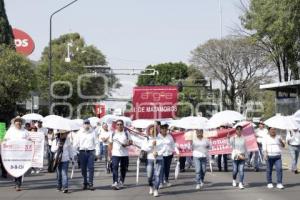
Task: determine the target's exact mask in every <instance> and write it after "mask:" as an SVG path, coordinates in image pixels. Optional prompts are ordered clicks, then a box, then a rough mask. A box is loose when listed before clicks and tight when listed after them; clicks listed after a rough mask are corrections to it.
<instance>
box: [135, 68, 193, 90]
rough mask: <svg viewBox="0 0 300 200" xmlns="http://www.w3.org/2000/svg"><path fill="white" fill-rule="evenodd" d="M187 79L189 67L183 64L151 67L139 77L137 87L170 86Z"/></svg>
mask: <svg viewBox="0 0 300 200" xmlns="http://www.w3.org/2000/svg"><path fill="white" fill-rule="evenodd" d="M151 70H155V71H151ZM150 74H151V75H150ZM187 77H188V66H187V65H186V64H184V63H182V62H179V63H162V64H158V65H149V66H147V67H146V70H145V71H143V72H142V75H139V77H138V82H137V85H138V86H145V85H170V84H172V83H173V84H174V83H175V82H177V81H178V80H180V79H185V78H187Z"/></svg>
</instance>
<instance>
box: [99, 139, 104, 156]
mask: <svg viewBox="0 0 300 200" xmlns="http://www.w3.org/2000/svg"><path fill="white" fill-rule="evenodd" d="M99 150H100V151H99V152H100V157H102V156H103V155H104V152H103V142H100V143H99Z"/></svg>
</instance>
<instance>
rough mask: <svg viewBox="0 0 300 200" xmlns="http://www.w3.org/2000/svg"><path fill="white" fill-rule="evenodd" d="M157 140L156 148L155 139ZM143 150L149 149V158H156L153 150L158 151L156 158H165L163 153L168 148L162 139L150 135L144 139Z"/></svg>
mask: <svg viewBox="0 0 300 200" xmlns="http://www.w3.org/2000/svg"><path fill="white" fill-rule="evenodd" d="M154 140H156V146H155V148H154V146H153V141H154ZM142 150H144V151H147V153H148V154H147V159H149V160H154V155H153V152H154V150H155V151H156V152H157V157H156V160H162V159H163V153H164V151H165V150H166V148H165V146H164V144H163V142H162V140H161V139H160V138H159V137H157V138H156V139H154V138H152V137H149V138H148V139H145V140H144V141H143V145H142Z"/></svg>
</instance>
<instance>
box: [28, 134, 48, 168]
mask: <svg viewBox="0 0 300 200" xmlns="http://www.w3.org/2000/svg"><path fill="white" fill-rule="evenodd" d="M29 137H30V139H31V140H32V141H33V143H34V148H33V149H34V154H33V159H32V167H36V168H43V163H44V143H45V135H44V133H42V132H29Z"/></svg>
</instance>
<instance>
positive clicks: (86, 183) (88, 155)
mask: <svg viewBox="0 0 300 200" xmlns="http://www.w3.org/2000/svg"><path fill="white" fill-rule="evenodd" d="M98 147H99V141H98V138H97V134H96V133H95V131H94V130H93V128H92V127H91V125H90V121H89V120H88V119H86V120H84V124H83V128H81V129H80V130H79V131H78V133H77V136H76V138H75V141H74V148H75V149H79V159H80V167H81V174H82V176H83V188H82V189H83V190H86V189H90V190H92V191H93V190H95V189H94V186H93V181H94V162H95V157H98V156H99V148H98ZM87 171H88V172H89V174H88V176H87Z"/></svg>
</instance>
